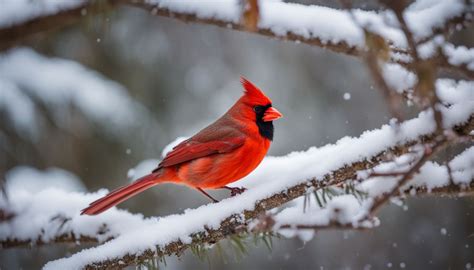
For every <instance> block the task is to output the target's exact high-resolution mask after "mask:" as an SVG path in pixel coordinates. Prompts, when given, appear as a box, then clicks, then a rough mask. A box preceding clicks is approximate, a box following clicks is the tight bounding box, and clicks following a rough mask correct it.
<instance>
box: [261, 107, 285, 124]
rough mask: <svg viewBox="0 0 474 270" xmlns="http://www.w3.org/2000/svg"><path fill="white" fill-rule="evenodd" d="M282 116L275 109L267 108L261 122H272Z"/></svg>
mask: <svg viewBox="0 0 474 270" xmlns="http://www.w3.org/2000/svg"><path fill="white" fill-rule="evenodd" d="M282 116H283V114H281V112H279V111H278V110H277V109H275V108H273V107H270V108H268V109H267V110H266V111H265V113H264V114H263V118H262V119H263V122H270V121H273V120H277V119H278V118H281V117H282Z"/></svg>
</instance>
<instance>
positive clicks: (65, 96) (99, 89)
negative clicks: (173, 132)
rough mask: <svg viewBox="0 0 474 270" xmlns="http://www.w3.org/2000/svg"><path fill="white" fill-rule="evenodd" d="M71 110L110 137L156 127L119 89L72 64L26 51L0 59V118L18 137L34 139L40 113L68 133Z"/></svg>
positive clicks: (115, 84) (145, 112)
mask: <svg viewBox="0 0 474 270" xmlns="http://www.w3.org/2000/svg"><path fill="white" fill-rule="evenodd" d="M104 105H105V106H104ZM70 106H72V107H74V108H75V109H77V110H78V111H80V112H81V113H82V114H83V115H84V116H85V117H86V118H88V119H90V120H92V122H94V123H97V124H99V125H100V126H101V127H103V128H104V130H105V131H107V132H108V134H110V135H112V136H116V134H124V133H125V134H127V132H129V130H130V129H134V128H139V124H138V123H139V122H142V123H147V124H148V125H151V126H155V127H156V126H157V123H156V122H155V120H153V119H152V118H151V117H150V116H149V112H148V111H147V110H146V108H145V107H143V106H142V105H141V104H140V103H138V102H137V101H135V100H134V99H133V98H132V97H131V96H130V95H129V94H128V92H127V90H126V89H125V88H124V87H123V86H121V85H120V84H118V83H116V82H114V81H111V80H108V79H106V78H104V77H103V76H102V75H100V74H98V73H97V72H95V71H92V70H89V69H87V68H85V67H84V66H82V65H80V64H78V63H76V62H73V61H70V60H64V59H58V58H47V57H44V56H42V55H39V54H37V53H36V52H34V51H33V50H31V49H27V48H18V49H13V50H10V51H8V52H7V53H4V54H0V112H2V111H3V112H5V114H6V119H7V120H8V121H9V122H10V123H11V124H12V126H13V127H14V130H16V131H17V133H18V134H27V135H28V137H29V138H30V139H34V138H35V137H37V135H38V133H39V132H40V130H41V126H40V125H39V124H38V123H40V122H41V121H40V120H41V116H42V113H41V112H42V110H41V109H42V108H44V109H45V110H46V111H45V113H48V115H49V116H50V118H51V120H52V121H53V122H54V123H55V124H56V125H57V126H58V127H60V128H63V129H67V128H69V121H70V119H69V118H68V115H69V114H68V109H69V108H70ZM138 119H140V121H138ZM20 136H21V135H20ZM23 136H24V135H23Z"/></svg>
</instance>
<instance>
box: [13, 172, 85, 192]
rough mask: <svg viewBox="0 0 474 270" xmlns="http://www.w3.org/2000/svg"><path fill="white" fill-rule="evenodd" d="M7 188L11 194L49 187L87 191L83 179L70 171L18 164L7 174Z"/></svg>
mask: <svg viewBox="0 0 474 270" xmlns="http://www.w3.org/2000/svg"><path fill="white" fill-rule="evenodd" d="M5 179H6V180H7V182H6V190H7V193H9V194H15V193H16V192H23V191H27V192H29V193H36V192H39V191H42V190H44V189H47V188H57V189H61V190H64V191H69V192H72V191H85V187H84V185H83V184H82V182H81V180H80V179H79V178H78V177H77V176H75V175H73V174H71V173H70V172H68V171H65V170H62V169H59V168H54V167H53V168H49V169H47V170H45V171H39V170H37V169H34V168H31V167H27V166H17V167H15V168H13V169H11V170H10V171H8V172H7V173H6V174H5Z"/></svg>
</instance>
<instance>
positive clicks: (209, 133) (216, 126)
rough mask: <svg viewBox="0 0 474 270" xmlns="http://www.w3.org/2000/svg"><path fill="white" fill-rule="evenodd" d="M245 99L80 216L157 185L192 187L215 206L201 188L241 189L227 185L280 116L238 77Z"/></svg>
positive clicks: (253, 158)
mask: <svg viewBox="0 0 474 270" xmlns="http://www.w3.org/2000/svg"><path fill="white" fill-rule="evenodd" d="M241 82H242V85H243V87H244V89H245V91H244V95H243V96H242V97H241V98H240V99H239V100H238V101H237V102H236V103H235V104H234V106H232V108H230V109H229V110H228V111H227V112H226V113H225V114H224V115H223V116H222V117H221V118H219V119H218V120H217V121H215V122H214V123H212V124H211V125H209V126H208V127H206V128H204V129H203V130H201V131H200V132H199V133H197V134H196V135H194V136H193V137H191V138H190V139H187V140H185V141H183V142H182V143H180V144H178V145H177V146H176V147H174V148H173V150H172V151H171V152H169V153H168V154H167V155H166V157H165V158H164V159H163V160H162V161H161V163H160V164H158V167H157V168H156V169H154V170H153V171H152V172H151V173H150V174H148V175H146V176H144V177H142V178H140V179H138V180H136V181H135V182H133V183H131V184H129V185H127V186H123V187H121V188H119V189H117V190H114V191H112V192H111V193H109V194H107V195H106V196H105V197H103V198H101V199H98V200H96V201H94V202H92V203H91V204H90V205H89V207H87V208H85V209H83V210H82V213H81V214H86V215H97V214H100V213H102V212H104V211H105V210H107V209H109V208H111V207H113V206H114V205H117V204H119V203H121V202H123V201H125V200H127V199H128V198H130V197H132V196H134V195H136V194H138V193H140V192H142V191H144V190H146V189H148V188H150V187H152V186H154V185H157V184H161V183H170V182H171V183H178V184H184V185H187V186H189V187H192V188H195V189H197V190H199V191H200V192H202V193H203V194H204V195H206V196H207V197H209V198H210V199H211V200H213V201H214V202H217V200H215V199H214V198H212V197H211V196H210V195H209V194H207V193H206V192H205V191H204V189H220V188H225V189H229V190H230V191H231V195H232V196H234V195H236V194H240V193H242V192H243V191H244V190H245V188H235V187H234V188H232V187H227V186H226V185H227V184H229V183H232V182H235V181H237V180H239V179H241V178H242V177H244V176H246V175H247V174H249V173H250V172H251V171H253V170H254V169H255V168H256V167H257V166H258V164H260V162H261V161H262V159H263V157H264V156H265V154H266V153H267V151H268V148H269V147H270V142H271V141H272V139H273V123H272V121H273V120H276V119H278V118H280V117H282V114H281V113H280V112H278V111H277V109H275V108H273V107H272V101H271V100H270V99H269V98H268V97H267V96H266V95H265V94H264V93H263V92H262V91H261V90H260V89H259V88H257V87H256V86H255V85H253V84H252V83H251V82H249V81H248V80H246V79H245V78H243V77H241Z"/></svg>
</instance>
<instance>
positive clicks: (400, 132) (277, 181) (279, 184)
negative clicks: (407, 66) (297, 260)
mask: <svg viewBox="0 0 474 270" xmlns="http://www.w3.org/2000/svg"><path fill="white" fill-rule="evenodd" d="M442 113H443V115H444V116H445V117H446V118H447V119H450V120H449V121H445V123H444V124H445V127H446V128H449V127H452V126H453V125H455V124H459V123H463V122H465V121H467V120H468V119H469V117H470V116H471V115H472V114H473V113H474V101H473V100H464V101H462V102H461V103H458V104H455V105H453V106H450V107H449V108H446V109H444V110H443V111H442ZM432 117H433V116H432V113H431V112H430V111H426V112H422V113H420V115H419V116H418V117H417V118H415V119H412V120H409V121H407V122H404V123H402V124H401V125H400V127H399V128H398V129H397V128H395V127H392V126H390V125H384V126H383V127H382V128H380V129H376V130H372V131H366V132H364V133H363V134H362V135H361V136H360V137H359V138H351V137H345V138H342V139H340V140H339V141H338V142H336V143H335V144H329V145H326V146H323V147H321V148H316V147H311V148H310V149H308V150H307V151H304V152H293V153H290V154H288V155H286V156H282V157H268V158H266V159H265V160H264V161H263V162H262V164H261V165H260V166H259V167H258V168H257V169H256V170H255V171H254V172H252V173H251V174H250V175H249V176H247V177H246V178H245V179H243V180H241V181H238V182H236V183H233V186H245V187H246V188H248V190H247V191H246V192H245V193H243V194H241V195H239V196H236V197H230V198H227V199H224V200H222V201H221V202H219V203H217V204H208V205H203V206H201V207H199V208H196V209H188V210H185V211H184V213H182V214H174V215H170V216H166V217H163V218H160V219H157V220H153V221H150V222H149V223H147V224H146V225H144V226H140V227H139V229H138V230H134V229H133V228H130V229H129V230H128V231H127V233H124V234H122V235H120V236H118V237H116V238H115V239H113V240H111V241H109V242H106V243H104V244H103V245H100V246H98V247H95V248H90V249H85V250H83V251H81V252H79V253H76V254H74V255H73V256H71V257H69V258H63V259H59V260H56V261H53V262H50V263H48V264H47V265H46V266H45V267H44V268H45V269H77V268H82V267H83V266H85V265H87V264H89V263H93V262H98V261H103V260H106V259H111V258H116V257H122V256H124V255H125V254H127V253H129V252H133V253H140V252H142V251H144V250H146V249H148V248H151V249H153V250H154V249H155V248H156V246H159V247H163V246H165V245H166V244H168V243H170V242H172V241H177V240H181V241H182V242H183V243H189V242H190V241H191V238H190V237H189V235H190V234H191V233H195V232H199V231H202V230H203V228H204V226H207V227H209V228H211V229H216V228H218V227H219V225H220V223H221V221H222V220H224V219H225V218H227V217H229V216H231V215H233V214H239V213H241V212H242V211H244V210H251V209H253V207H254V202H256V201H258V200H261V199H264V198H268V197H269V196H271V195H273V194H276V193H279V192H281V191H282V190H286V189H287V188H289V187H292V186H294V185H296V184H299V183H303V182H305V181H306V180H307V179H322V177H323V176H324V175H326V174H328V173H330V172H331V171H333V170H336V169H338V168H341V167H343V166H344V165H346V164H351V163H353V162H357V161H361V160H364V159H366V158H370V157H373V156H374V155H376V154H378V153H380V152H381V151H384V150H385V149H388V148H390V147H392V146H394V145H397V144H401V143H405V142H408V141H411V140H414V139H416V138H418V137H419V136H422V135H424V134H428V133H431V132H433V131H434V129H435V124H434V122H433V120H432ZM342 152H343V153H344V155H341V154H340V153H342ZM453 162H454V161H453ZM315 164H317V166H315ZM341 200H346V203H342V204H344V205H345V204H347V201H349V200H350V199H347V198H346V199H341ZM336 202H337V201H336ZM336 202H335V203H334V207H336V206H339V205H338V204H337V203H336ZM84 205H85V204H84ZM351 205H352V203H351ZM344 207H345V206H344ZM114 209H115V208H114ZM355 210H356V209H355V208H348V209H347V212H344V213H349V214H343V215H342V216H341V217H335V216H333V217H332V218H337V219H340V220H341V221H345V222H349V221H350V218H348V217H349V216H350V214H354V213H355ZM190 220H192V221H193V222H189V221H190Z"/></svg>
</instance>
